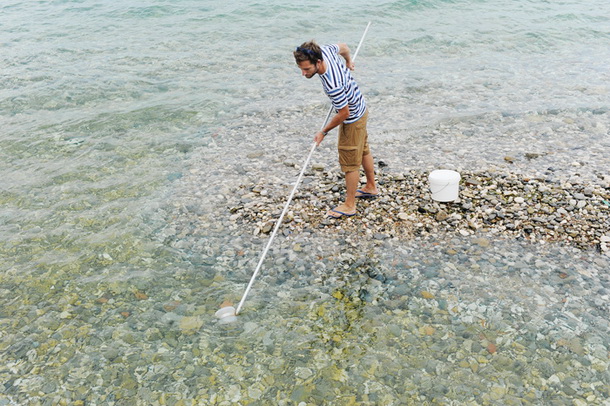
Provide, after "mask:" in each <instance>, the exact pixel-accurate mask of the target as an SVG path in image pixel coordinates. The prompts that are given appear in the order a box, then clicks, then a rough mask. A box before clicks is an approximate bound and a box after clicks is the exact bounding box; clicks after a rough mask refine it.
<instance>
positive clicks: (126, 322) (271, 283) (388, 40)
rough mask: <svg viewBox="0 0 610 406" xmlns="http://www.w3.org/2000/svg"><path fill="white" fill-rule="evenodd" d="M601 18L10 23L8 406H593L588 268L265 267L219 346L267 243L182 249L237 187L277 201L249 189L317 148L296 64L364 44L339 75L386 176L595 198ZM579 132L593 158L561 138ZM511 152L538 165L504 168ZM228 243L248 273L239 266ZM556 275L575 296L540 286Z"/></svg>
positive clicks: (425, 258) (341, 8)
mask: <svg viewBox="0 0 610 406" xmlns="http://www.w3.org/2000/svg"><path fill="white" fill-rule="evenodd" d="M608 16H610V3H605V2H599V1H593V0H585V1H561V2H559V1H557V2H547V1H544V2H543V1H525V0H518V1H508V0H487V1H484V0H481V1H461V0H456V1H441V0H431V1H421V0H420V1H382V2H376V3H371V2H365V1H350V2H345V1H340V2H333V3H332V4H329V3H328V2H322V1H312V2H308V3H307V4H306V5H303V3H302V2H294V1H284V2H280V1H269V2H254V1H243V2H238V3H232V2H226V3H223V2H212V1H195V0H178V1H136V0H127V1H122V2H100V1H93V0H81V1H68V0H61V1H60V0H55V1H52V0H49V1H36V2H33V1H18V0H7V1H4V2H2V5H0V50H1V51H2V62H1V64H2V65H1V66H2V73H1V75H0V123H1V126H0V128H1V132H0V158H1V159H0V179H1V180H0V324H1V327H2V328H1V329H0V338H1V340H0V359H1V360H2V362H0V376H1V377H2V379H1V381H2V384H1V385H0V404H56V403H58V402H60V401H63V402H65V404H79V403H78V402H80V404H127V403H130V404H134V402H135V403H136V404H191V402H195V403H197V404H239V403H240V402H241V404H425V403H426V402H428V403H432V402H434V401H437V402H440V403H445V404H447V403H450V402H456V403H455V404H461V403H466V402H474V403H475V404H478V403H484V402H488V403H490V402H491V403H493V402H496V403H497V404H504V403H505V401H506V399H509V400H510V401H513V402H522V403H528V402H529V403H531V404H540V403H547V404H552V403H553V402H555V401H565V400H564V399H569V401H570V402H572V401H573V402H588V403H590V404H603V402H604V400H603V395H604V394H607V390H606V391H604V390H603V388H604V387H605V388H607V386H608V385H609V384H610V382H609V379H608V376H607V373H605V372H604V371H607V366H608V365H607V351H608V344H609V343H608V341H609V333H608V326H607V323H606V324H603V319H604V317H603V315H602V314H601V313H599V312H602V310H603V309H604V308H603V304H601V303H596V302H595V298H594V297H593V296H594V295H595V294H600V295H603V294H604V292H602V293H595V292H597V291H596V290H595V289H597V288H598V286H595V284H591V283H592V282H590V280H589V279H587V278H593V280H596V279H595V278H598V277H599V278H602V280H603V275H604V274H603V269H602V268H603V264H604V262H600V261H603V260H600V258H598V257H597V256H596V254H595V253H580V252H578V251H573V250H572V249H571V248H565V249H561V250H560V254H558V253H557V251H556V248H554V247H551V248H542V249H540V250H539V251H537V250H536V249H534V248H532V247H527V246H521V245H519V244H516V243H515V244H514V245H511V243H502V244H501V245H498V246H496V247H494V248H493V250H492V251H491V252H489V251H484V250H481V249H480V247H478V246H476V244H475V245H472V244H470V243H468V242H459V241H454V242H451V241H449V242H443V244H449V243H451V244H453V245H456V246H459V247H461V248H459V249H457V251H459V252H461V255H460V256H459V259H457V260H456V259H454V258H449V257H447V256H446V254H445V253H444V252H442V251H440V250H439V249H438V246H439V242H438V241H414V242H413V241H411V242H400V243H388V244H386V245H385V246H383V247H382V249H378V250H376V251H375V250H374V252H373V253H372V255H370V254H371V253H370V252H369V253H367V254H366V255H365V254H362V253H360V254H359V253H358V251H357V250H355V251H353V252H348V253H345V252H342V251H343V250H342V249H341V244H340V243H339V240H336V241H332V240H331V241H326V240H324V241H322V240H320V241H319V242H318V244H320V245H321V246H322V248H319V252H318V255H317V256H316V259H312V258H309V257H299V256H298V254H294V253H293V254H291V255H292V256H290V255H289V254H287V253H286V252H285V250H282V249H279V248H278V249H277V250H276V251H273V252H272V256H273V255H275V257H273V258H272V259H271V261H272V262H271V263H276V264H279V265H278V266H277V267H276V269H273V268H274V267H273V266H269V267H268V268H271V269H268V270H267V271H266V272H268V273H267V276H268V277H267V278H262V280H261V282H260V287H259V289H258V290H257V291H255V292H254V294H255V297H254V298H253V302H252V303H251V304H250V303H248V304H247V306H251V309H253V310H251V312H250V313H249V314H248V313H247V312H246V314H244V316H243V319H242V320H241V322H240V323H238V324H237V325H235V326H232V327H231V326H229V327H228V328H226V327H220V326H218V325H216V324H215V320H214V318H213V313H214V312H215V311H216V310H217V307H218V304H219V302H220V301H221V300H222V298H223V297H226V296H231V295H232V296H237V297H239V294H240V292H241V290H242V289H243V288H244V286H245V282H246V281H247V279H248V277H249V272H250V271H251V270H252V269H253V268H254V266H253V265H254V263H255V261H256V260H257V259H258V257H257V256H258V248H262V241H264V239H263V238H260V237H258V238H257V239H256V240H255V241H252V239H253V238H254V237H252V236H251V233H250V232H249V231H248V230H244V232H243V235H238V237H237V240H236V239H235V235H229V233H227V230H226V229H222V228H219V229H218V230H206V231H205V233H204V232H202V233H200V234H201V235H205V236H206V241H199V242H196V241H195V239H196V237H197V233H194V234H192V233H191V234H189V233H187V232H186V231H185V230H187V229H189V228H188V227H183V228H180V227H179V226H177V225H176V224H178V223H179V222H178V221H177V220H178V219H180V218H181V216H183V215H184V213H185V211H186V212H188V213H191V215H190V217H189V222H190V223H189V224H190V225H189V227H191V228H195V229H196V228H200V229H202V230H204V229H206V218H210V217H215V218H218V217H222V216H227V217H228V216H229V215H230V213H228V212H227V207H226V205H224V204H223V201H222V199H221V198H219V195H222V194H223V193H230V190H231V186H235V185H241V184H244V183H248V182H250V183H253V184H256V182H257V181H259V180H260V179H261V178H263V179H267V181H269V180H271V179H276V180H279V181H280V182H284V183H286V184H290V182H291V181H293V180H292V179H291V177H292V176H296V174H292V173H287V172H286V169H285V166H282V167H273V165H270V164H268V163H265V162H261V163H260V164H257V165H251V164H247V163H244V159H245V154H246V153H248V152H254V153H257V152H258V151H266V152H267V153H269V154H275V155H282V156H283V157H284V158H285V159H290V160H293V161H295V162H296V161H300V160H301V159H302V158H303V156H304V154H305V153H306V151H307V150H308V146H309V144H310V142H311V136H312V134H313V133H314V132H315V131H316V130H317V129H318V127H319V126H320V125H321V124H322V119H323V117H324V114H325V110H326V108H327V100H326V98H325V96H324V95H323V94H322V91H321V87H320V85H319V83H318V82H317V79H315V78H314V79H312V80H309V81H308V80H306V79H304V78H302V77H300V72H299V70H298V69H297V67H296V66H295V64H294V61H293V58H292V50H293V49H294V47H295V46H297V45H299V44H300V43H301V42H303V41H306V40H310V39H316V40H317V41H318V42H320V43H329V42H338V41H341V42H346V43H348V45H349V46H350V47H351V48H352V51H353V50H355V47H356V45H357V43H358V41H359V39H360V37H361V35H362V32H363V30H364V28H365V26H366V24H367V23H368V22H369V21H371V22H372V25H371V29H370V31H369V33H368V35H367V37H366V39H365V41H364V44H363V47H362V49H361V52H360V54H359V55H358V60H357V62H356V65H357V68H356V71H355V73H354V74H355V76H356V78H357V80H358V82H359V84H360V86H361V88H362V91H363V93H364V94H365V96H366V98H367V101H368V103H369V109H370V111H371V120H370V124H369V130H370V133H371V142H372V145H373V147H374V153H376V158H377V159H384V160H385V161H387V162H389V163H390V164H391V165H393V166H394V167H395V168H399V169H398V170H400V168H404V169H407V168H418V169H421V170H431V169H435V168H438V167H440V166H444V167H447V168H450V169H466V170H476V169H488V168H490V167H493V168H496V169H500V170H516V171H520V172H523V173H526V174H527V173H534V174H535V173H539V172H544V171H545V170H547V167H548V166H553V167H554V171H553V173H554V174H555V175H553V176H559V177H561V176H563V177H565V178H566V179H568V178H570V177H574V176H575V174H574V170H573V167H572V166H571V164H572V163H573V162H574V161H577V162H578V163H579V169H578V174H577V176H578V178H579V179H581V180H583V181H589V180H598V179H600V176H603V175H604V174H606V175H607V171H608V167H609V166H610V164H609V162H608V158H607V157H608V148H609V145H608V128H609V126H610V119H609V112H608V108H609V99H610V98H609V87H608V82H609V79H610V68H609V67H608V61H609V60H610V17H608ZM506 117H510V118H511V125H510V126H507V125H506V124H505V123H504V122H503V120H502V118H506ZM570 120H571V122H572V123H574V121H577V123H578V125H580V126H581V129H582V133H583V136H582V137H580V138H578V139H574V137H571V136H570V135H569V134H563V133H562V132H561V131H554V130H553V129H552V128H551V129H549V128H550V125H549V123H550V122H555V121H563V122H568V121H570ZM447 128H450V129H455V128H457V129H458V130H459V131H460V134H461V136H460V137H459V138H458V139H456V138H451V136H454V135H455V134H447V133H446V132H443V129H447ZM375 148H376V149H375ZM527 152H536V153H539V152H543V153H544V154H545V156H547V158H545V160H542V161H541V162H539V163H536V162H534V163H528V165H525V164H519V163H517V165H515V166H513V167H511V168H508V167H506V166H505V162H503V157H504V156H505V155H514V154H523V153H527ZM333 154H334V151H333V150H332V147H331V146H324V147H323V148H321V149H320V153H319V155H318V156H317V157H316V158H315V159H316V160H318V161H324V162H326V163H328V164H329V165H330V164H331V163H332V162H334V160H335V159H336V157H335V156H334V155H333ZM585 164H586V165H585ZM201 168H204V169H205V170H204V171H201ZM558 172H559V173H563V175H556V174H557V173H558ZM193 174H197V179H196V181H195V182H193ZM186 178H188V181H185V179H186ZM194 196H196V197H197V200H198V201H199V202H200V203H199V204H198V205H197V207H196V208H194V209H193V208H192V207H191V208H188V210H184V207H183V203H182V202H184V201H185V200H189V199H191V200H192V199H193V197H194ZM193 213H194V214H193ZM314 239H315V237H314ZM240 243H243V245H244V250H245V254H242V255H244V256H245V257H246V258H244V259H242V260H240V259H239V258H238V259H231V260H228V259H227V258H228V256H227V255H225V254H226V252H225V251H226V249H229V248H230V249H231V250H233V251H234V252H235V251H239V250H240ZM198 244H199V245H198ZM278 244H279V247H281V246H282V245H281V241H280V242H278ZM504 244H507V245H504ZM441 245H442V244H441ZM198 248H200V249H201V250H198ZM460 250H461V251H460ZM528 250H529V251H528ZM198 251H203V252H198ZM295 255H296V256H295ZM278 256H279V257H281V256H286V257H287V261H295V262H296V263H297V264H298V267H296V268H295V269H297V270H299V271H301V274H299V273H297V274H292V275H291V274H290V273H289V272H288V273H285V272H280V271H278V269H277V268H279V269H282V267H281V266H280V265H281V263H282V261H281V258H278ZM371 257H372V258H373V259H371ZM596 261H598V262H596ZM566 264H570V266H572V267H573V268H571V269H573V270H574V269H575V270H576V271H578V272H576V274H577V275H580V276H581V277H582V278H583V279H582V280H581V279H578V281H579V283H578V287H577V288H574V289H575V291H570V290H569V289H567V288H566V287H565V286H564V285H562V283H563V282H562V281H561V280H556V273H557V272H556V271H557V270H560V271H561V270H562V269H564V267H565V266H566ZM284 268H286V265H284ZM324 269H326V270H327V271H328V274H327V273H326V272H322V270H324ZM363 269H366V270H368V271H367V272H369V273H370V270H371V269H376V270H377V271H375V272H376V273H374V276H375V275H379V274H381V275H383V277H379V278H374V277H371V275H369V274H366V275H365V273H364V271H363ZM342 270H343V271H342ZM549 280H552V281H554V282H557V283H555V284H552V285H550V286H549V285H547V284H546V283H545V282H547V281H549ZM466 281H468V283H466ZM605 281H606V283H607V279H606V280H605ZM499 286H502V287H503V289H500V288H499ZM523 286H526V287H527V288H526V289H525V290H524V288H523ZM536 286H539V287H538V288H537V287H536ZM603 288H604V287H602V289H603ZM605 288H606V289H607V288H608V286H605ZM422 292H424V293H422ZM606 294H607V292H606ZM515 297H518V299H519V300H514V299H515ZM263 298H266V299H265V300H263ZM589 300H590V301H589ZM246 309H247V307H246ZM590 309H594V310H592V311H591V315H590V316H589V318H586V317H584V316H582V317H581V315H582V314H583V313H586V312H587V311H589V310H590ZM595 309H597V310H595ZM574 314H576V316H574ZM583 317H584V318H583ZM600 323H601V324H600ZM540 325H544V328H541V327H540ZM519 337H521V338H519ZM496 348H498V351H496ZM500 348H501V349H504V350H505V351H506V352H505V355H503V354H502V350H501V349H500ZM495 354H497V355H498V356H503V358H499V357H498V356H496V355H495ZM494 357H495V358H494ZM604 357H605V358H604ZM532 360H535V361H532ZM540 365H543V366H544V368H543V367H541V366H540ZM581 382H582V385H581ZM583 387H584V389H583ZM575 404H576V403H575ZM579 404H584V403H579Z"/></svg>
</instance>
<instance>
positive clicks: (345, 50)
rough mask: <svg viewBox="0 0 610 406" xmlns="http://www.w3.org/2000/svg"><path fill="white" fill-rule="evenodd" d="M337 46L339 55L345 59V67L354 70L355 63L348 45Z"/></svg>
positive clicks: (340, 44)
mask: <svg viewBox="0 0 610 406" xmlns="http://www.w3.org/2000/svg"><path fill="white" fill-rule="evenodd" d="M337 45H338V46H339V55H341V56H342V57H343V58H344V59H345V66H347V67H348V69H349V70H354V67H355V66H354V62H353V61H352V56H351V55H350V51H349V47H348V46H347V44H345V43H343V42H341V43H339V44H337Z"/></svg>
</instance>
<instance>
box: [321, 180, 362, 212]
mask: <svg viewBox="0 0 610 406" xmlns="http://www.w3.org/2000/svg"><path fill="white" fill-rule="evenodd" d="M358 182H360V173H359V172H358V171H350V172H345V189H346V190H345V202H344V203H343V204H340V205H338V206H337V207H335V208H334V209H332V210H329V211H328V213H327V215H329V216H331V217H341V214H340V213H337V212H341V213H345V214H354V213H356V190H357V189H358Z"/></svg>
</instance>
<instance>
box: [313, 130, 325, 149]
mask: <svg viewBox="0 0 610 406" xmlns="http://www.w3.org/2000/svg"><path fill="white" fill-rule="evenodd" d="M323 139H324V133H323V132H322V131H318V132H317V133H316V135H315V136H314V137H313V140H314V142H315V143H316V146H320V143H321V142H322V140H323Z"/></svg>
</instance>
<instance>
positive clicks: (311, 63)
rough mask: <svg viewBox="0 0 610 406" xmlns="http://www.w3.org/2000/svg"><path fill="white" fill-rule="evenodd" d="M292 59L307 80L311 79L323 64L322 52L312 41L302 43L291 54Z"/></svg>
mask: <svg viewBox="0 0 610 406" xmlns="http://www.w3.org/2000/svg"><path fill="white" fill-rule="evenodd" d="M293 54H294V59H295V61H296V63H297V65H299V68H301V73H302V74H303V76H305V77H306V78H307V79H310V78H312V77H313V76H314V75H315V74H316V73H318V70H319V69H320V68H321V67H322V66H321V64H322V63H323V58H322V50H321V49H320V47H319V46H318V44H316V43H315V42H314V41H309V42H304V43H302V44H301V46H300V47H297V49H296V50H295V51H294V52H293Z"/></svg>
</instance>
